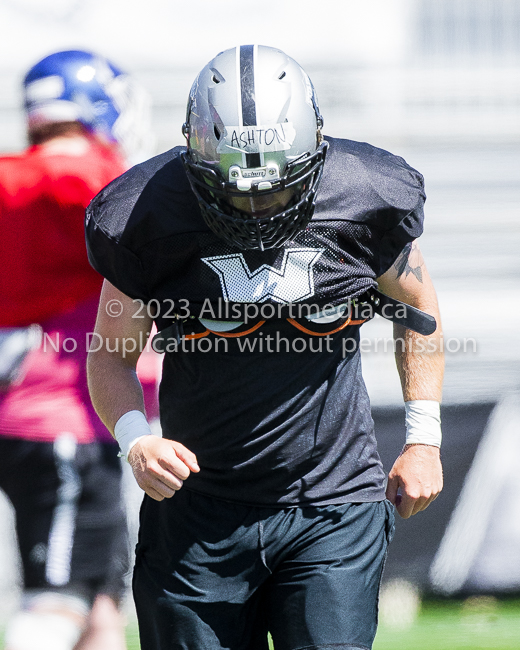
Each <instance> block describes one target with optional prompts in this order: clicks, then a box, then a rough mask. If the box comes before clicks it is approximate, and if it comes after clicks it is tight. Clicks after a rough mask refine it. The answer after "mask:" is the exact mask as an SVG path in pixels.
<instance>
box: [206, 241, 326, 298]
mask: <svg viewBox="0 0 520 650" xmlns="http://www.w3.org/2000/svg"><path fill="white" fill-rule="evenodd" d="M323 251H324V249H323V248H289V249H286V250H284V253H283V260H282V264H281V268H280V269H275V268H274V267H272V266H269V265H268V264H262V266H261V267H260V268H258V269H256V271H250V270H249V267H248V266H247V264H246V261H245V259H244V256H243V255H242V253H233V254H232V255H217V256H215V257H204V258H202V261H203V262H205V263H206V264H207V265H208V266H210V267H211V268H212V269H213V270H214V271H216V273H218V275H219V278H220V284H221V287H222V293H223V295H224V300H228V301H230V302H264V301H265V300H268V299H271V300H274V301H275V302H281V303H286V302H297V301H299V300H305V298H309V297H311V296H313V295H314V276H313V272H312V270H313V267H314V265H315V264H316V262H317V261H318V258H319V257H320V255H321V254H322V253H323Z"/></svg>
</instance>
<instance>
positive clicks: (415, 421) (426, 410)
mask: <svg viewBox="0 0 520 650" xmlns="http://www.w3.org/2000/svg"><path fill="white" fill-rule="evenodd" d="M404 406H405V409H406V444H407V445H433V446H434V447H440V446H441V441H442V431H441V409H440V404H439V402H435V401H433V400H423V399H420V400H419V399H418V400H413V401H411V402H405V403H404Z"/></svg>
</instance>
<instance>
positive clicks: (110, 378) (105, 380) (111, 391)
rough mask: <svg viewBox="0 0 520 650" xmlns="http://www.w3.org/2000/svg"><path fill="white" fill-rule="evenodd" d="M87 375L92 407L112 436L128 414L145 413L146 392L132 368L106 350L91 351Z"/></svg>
mask: <svg viewBox="0 0 520 650" xmlns="http://www.w3.org/2000/svg"><path fill="white" fill-rule="evenodd" d="M87 376H88V387H89V392H90V398H91V400H92V404H93V405H94V408H95V409H96V412H97V414H98V415H99V417H100V418H101V420H102V421H103V423H104V424H105V426H106V427H107V428H108V429H109V431H110V432H111V433H112V434H113V432H114V426H115V424H116V422H117V421H118V420H119V418H120V417H121V416H122V415H124V414H125V413H127V412H128V411H133V410H137V411H142V412H143V413H144V400H143V390H142V388H141V383H140V382H139V379H138V378H137V373H136V371H135V368H133V367H132V366H131V365H128V364H126V363H123V362H122V361H121V359H119V358H117V357H115V356H114V355H113V354H111V353H109V352H106V351H99V352H91V353H90V354H89V357H88V363H87Z"/></svg>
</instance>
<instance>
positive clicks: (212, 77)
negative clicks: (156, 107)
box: [183, 45, 328, 250]
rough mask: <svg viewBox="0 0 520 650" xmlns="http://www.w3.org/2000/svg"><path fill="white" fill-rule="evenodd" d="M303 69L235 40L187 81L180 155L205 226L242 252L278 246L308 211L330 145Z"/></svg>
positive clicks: (271, 50) (307, 218) (303, 223)
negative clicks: (234, 44)
mask: <svg viewBox="0 0 520 650" xmlns="http://www.w3.org/2000/svg"><path fill="white" fill-rule="evenodd" d="M322 125H323V119H322V117H321V115H320V112H319V108H318V101H317V97H316V93H315V90H314V87H313V85H312V83H311V80H310V79H309V76H308V75H307V73H306V72H305V71H304V70H303V69H302V68H301V67H300V66H299V65H298V64H297V63H296V61H294V60H293V59H291V58H290V57H288V56H287V55H286V54H284V53H283V52H281V51H280V50H277V49H275V48H272V47H265V46H262V45H241V46H238V47H236V48H232V49H230V50H226V51H225V52H221V53H220V54H218V55H217V56H216V57H215V58H214V59H213V60H212V61H210V62H209V63H208V64H207V65H206V66H205V67H204V68H203V70H202V71H201V72H200V74H199V75H198V77H197V78H196V79H195V82H194V84H193V86H192V88H191V91H190V96H189V100H188V107H187V115H186V122H185V124H184V125H183V133H184V135H185V137H186V139H187V143H188V147H187V152H186V154H184V155H183V161H184V166H185V169H186V173H187V175H188V179H189V181H190V184H191V187H192V189H193V191H194V193H195V195H196V196H197V200H198V202H199V205H200V208H201V211H202V215H203V217H204V220H205V221H206V223H207V224H208V226H209V227H210V228H211V230H212V231H213V232H214V233H215V234H217V235H218V236H219V237H221V238H223V239H224V240H226V241H227V242H228V243H229V244H231V245H232V246H237V247H239V248H241V249H259V250H265V249H268V248H277V247H279V246H282V245H283V244H284V243H286V242H287V241H288V240H290V239H292V238H293V237H294V236H295V235H296V234H297V233H298V232H300V231H301V230H303V229H304V228H305V227H306V226H307V224H308V223H309V221H310V220H311V218H312V214H313V212H314V205H315V200H316V191H317V188H318V183H319V181H320V178H321V174H322V171H323V164H324V161H325V153H326V150H327V146H328V145H327V143H326V142H324V141H322V137H321V127H322Z"/></svg>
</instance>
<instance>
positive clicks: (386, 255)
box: [376, 210, 423, 277]
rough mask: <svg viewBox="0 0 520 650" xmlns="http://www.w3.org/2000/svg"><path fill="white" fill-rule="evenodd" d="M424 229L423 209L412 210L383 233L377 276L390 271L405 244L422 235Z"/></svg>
mask: <svg viewBox="0 0 520 650" xmlns="http://www.w3.org/2000/svg"><path fill="white" fill-rule="evenodd" d="M422 231H423V213H422V210H421V212H420V213H418V212H416V211H414V212H411V213H410V214H409V215H407V216H406V217H404V218H403V219H401V221H400V222H399V223H398V224H397V226H395V227H394V228H392V229H391V230H387V231H385V232H384V233H383V236H382V237H381V240H380V241H379V246H378V261H379V268H378V269H377V270H376V274H377V277H379V276H380V275H383V273H386V272H387V271H388V269H389V268H390V267H391V266H392V264H393V263H394V262H395V261H396V259H397V258H398V257H399V254H400V253H401V251H402V250H403V249H404V248H405V246H406V245H407V244H409V243H410V242H412V241H414V239H417V238H418V237H420V236H421V234H422Z"/></svg>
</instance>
